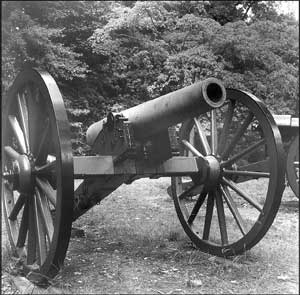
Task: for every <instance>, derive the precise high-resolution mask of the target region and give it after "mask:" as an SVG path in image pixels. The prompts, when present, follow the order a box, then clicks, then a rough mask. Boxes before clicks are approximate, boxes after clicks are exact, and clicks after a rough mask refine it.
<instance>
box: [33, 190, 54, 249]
mask: <svg viewBox="0 0 300 295" xmlns="http://www.w3.org/2000/svg"><path fill="white" fill-rule="evenodd" d="M35 192H36V195H37V202H38V209H39V212H40V214H41V218H42V221H43V225H44V227H45V229H46V234H47V237H48V240H49V243H50V242H51V240H52V236H53V232H54V227H53V220H52V216H51V212H50V207H49V204H48V201H47V199H46V198H45V196H44V195H43V194H41V193H40V192H39V190H38V189H37V188H36V189H35Z"/></svg>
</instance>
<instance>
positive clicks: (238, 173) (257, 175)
mask: <svg viewBox="0 0 300 295" xmlns="http://www.w3.org/2000/svg"><path fill="white" fill-rule="evenodd" d="M223 173H224V175H225V176H226V175H236V176H249V177H251V178H261V177H265V178H270V173H269V172H256V171H241V170H227V169H224V170H223Z"/></svg>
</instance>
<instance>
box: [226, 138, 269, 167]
mask: <svg viewBox="0 0 300 295" xmlns="http://www.w3.org/2000/svg"><path fill="white" fill-rule="evenodd" d="M264 143H265V139H261V140H260V141H258V142H256V143H255V144H253V145H251V146H249V147H248V148H246V149H244V150H243V151H241V152H239V153H237V154H236V155H235V156H233V157H232V158H230V159H228V160H227V161H225V162H223V163H222V164H221V167H227V166H230V165H232V164H233V163H234V162H236V161H237V160H239V159H241V158H242V157H244V156H245V155H247V154H250V153H253V152H254V151H255V150H256V149H258V148H259V147H260V146H262V145H263V144H264Z"/></svg>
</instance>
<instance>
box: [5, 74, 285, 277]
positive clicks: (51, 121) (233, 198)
mask: <svg viewBox="0 0 300 295" xmlns="http://www.w3.org/2000/svg"><path fill="white" fill-rule="evenodd" d="M2 117H3V122H2V128H3V129H2V145H3V147H2V159H3V160H2V207H3V213H4V218H5V222H6V225H7V231H8V235H9V238H10V242H11V246H12V249H13V251H14V254H15V255H17V257H19V258H20V259H21V260H22V261H23V265H24V269H25V270H26V271H28V272H29V274H33V273H35V274H40V277H41V278H43V277H45V276H46V277H53V276H55V275H56V274H57V272H58V271H59V269H60V267H61V266H62V265H63V261H64V258H65V255H66V251H67V248H68V244H69V239H70V233H71V226H72V222H73V221H74V220H76V219H77V218H78V217H80V216H81V215H82V214H84V213H85V212H86V211H88V210H89V209H90V208H92V207H93V206H94V205H96V204H98V203H99V202H100V201H101V200H103V199H104V198H105V197H107V196H108V195H109V194H110V193H111V192H113V191H114V190H115V189H116V188H118V187H119V186H120V185H122V184H124V183H125V184H129V183H131V182H133V181H134V180H136V179H138V178H142V177H149V178H158V177H171V188H172V195H173V199H174V204H175V209H176V212H177V215H178V217H179V220H180V223H181V224H182V226H183V229H184V231H185V232H186V234H187V235H188V237H189V238H190V239H191V240H192V242H193V243H194V244H195V245H196V246H197V247H198V248H199V249H200V250H202V251H204V252H207V253H211V254H213V255H219V256H223V257H227V256H232V255H238V254H241V253H243V252H244V251H246V250H248V249H251V248H252V247H253V246H254V245H256V244H257V243H258V242H259V241H260V240H261V239H262V238H263V236H264V235H265V233H266V232H267V231H268V229H269V228H270V226H271V224H272V222H273V220H274V218H275V216H276V213H277V211H278V208H279V205H280V201H281V196H282V192H283V189H284V171H282V169H280V167H282V166H283V163H284V152H283V147H282V142H281V137H280V133H279V130H278V128H277V126H276V123H275V121H274V118H273V117H272V115H271V114H270V113H269V111H268V110H267V109H266V107H265V106H264V104H263V103H262V102H261V101H260V100H259V99H257V98H256V97H255V96H254V95H252V94H249V93H247V92H244V91H240V90H236V89H229V88H227V89H225V87H224V86H223V85H222V83H221V82H220V81H219V80H217V79H214V78H208V79H206V80H204V81H202V82H198V83H195V84H193V85H190V86H188V87H185V88H183V89H180V90H177V91H175V92H172V93H169V94H166V95H164V96H162V97H159V98H156V99H154V100H150V101H147V102H145V103H143V104H141V105H138V106H135V107H133V108H130V109H128V110H125V111H123V112H120V113H117V114H113V113H109V114H108V115H107V117H106V118H104V119H103V120H101V121H99V122H96V123H94V124H93V125H92V126H90V127H89V129H88V131H87V142H88V144H89V145H90V146H91V149H92V152H93V155H91V156H84V157H83V156H77V157H73V155H72V149H71V141H70V128H69V123H68V119H67V115H66V111H65V108H64V103H63V100H62V95H61V93H60V91H59V89H58V87H57V85H56V83H55V81H54V79H53V78H52V77H51V76H50V75H49V74H48V73H46V72H43V71H40V70H37V69H25V70H24V71H23V72H21V73H20V74H19V75H18V76H17V77H16V79H15V81H14V83H13V85H12V87H11V88H10V90H9V93H8V97H7V100H6V103H5V106H4V113H3V116H2ZM177 124H181V128H180V132H179V138H178V137H177V136H175V133H174V126H175V125H177ZM253 124H259V125H260V126H261V132H257V131H255V130H253V128H251V127H252V125H253ZM260 151H264V152H260ZM253 154H255V155H259V156H256V158H255V160H253V161H252V162H251V161H248V158H249V157H250V156H251V155H253ZM245 159H246V160H245ZM74 179H83V182H82V183H81V184H80V185H79V187H78V188H77V189H76V190H75V192H74ZM248 180H250V181H251V182H250V184H249V181H248ZM253 182H255V183H254V184H253ZM253 186H259V193H258V192H257V190H256V191H254V192H253ZM187 196H190V197H189V198H188V197H187Z"/></svg>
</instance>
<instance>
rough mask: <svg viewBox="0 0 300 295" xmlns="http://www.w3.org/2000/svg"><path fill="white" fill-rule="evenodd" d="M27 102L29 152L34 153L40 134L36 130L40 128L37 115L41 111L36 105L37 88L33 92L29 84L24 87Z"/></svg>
mask: <svg viewBox="0 0 300 295" xmlns="http://www.w3.org/2000/svg"><path fill="white" fill-rule="evenodd" d="M26 91H27V96H28V98H27V102H28V117H29V145H30V148H31V152H32V153H33V154H34V155H36V151H37V146H38V143H39V137H40V134H39V132H38V130H39V128H40V121H39V116H40V113H41V110H40V108H39V107H38V103H37V100H38V98H39V90H38V88H36V89H35V93H33V92H32V90H31V89H30V87H29V86H27V87H26Z"/></svg>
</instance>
